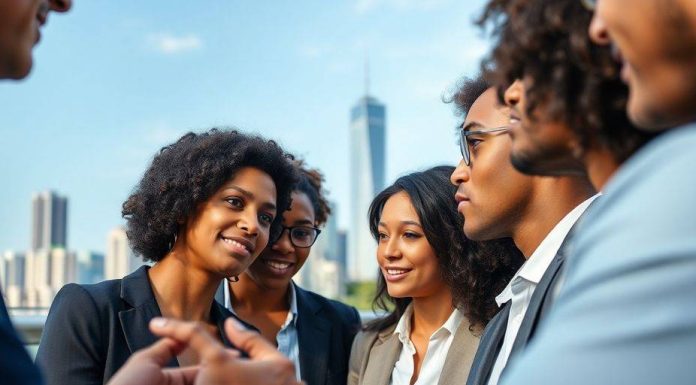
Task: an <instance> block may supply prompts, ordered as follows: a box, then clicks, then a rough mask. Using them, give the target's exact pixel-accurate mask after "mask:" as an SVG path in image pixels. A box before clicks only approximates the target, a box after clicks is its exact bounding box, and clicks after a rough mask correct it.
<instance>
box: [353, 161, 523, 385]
mask: <svg viewBox="0 0 696 385" xmlns="http://www.w3.org/2000/svg"><path fill="white" fill-rule="evenodd" d="M453 171H454V167H450V166H440V167H435V168H432V169H429V170H426V171H423V172H416V173H413V174H409V175H406V176H403V177H401V178H399V179H397V181H396V182H395V183H394V184H393V185H391V186H389V187H387V188H386V189H385V190H384V191H382V192H381V193H379V194H378V195H377V196H376V197H375V199H374V200H373V201H372V204H371V205H370V210H369V224H370V231H371V232H372V235H373V236H374V237H375V239H376V240H377V262H378V264H379V267H380V273H379V275H378V280H377V295H376V297H375V301H374V303H375V306H376V307H378V308H380V309H381V310H384V311H386V312H388V314H387V316H385V317H383V318H380V319H377V320H375V321H372V322H371V323H369V324H367V326H366V328H365V330H364V331H362V332H360V333H359V334H358V335H357V336H356V337H355V342H354V343H353V350H352V352H351V358H350V364H349V367H350V369H349V376H348V384H350V385H357V384H377V383H379V384H387V383H390V384H393V385H399V384H406V385H408V384H413V383H416V384H438V383H439V384H442V383H447V384H463V383H465V382H466V379H467V375H468V373H469V367H470V366H471V363H472V360H473V357H474V353H475V352H476V349H477V347H478V343H479V339H478V335H479V334H480V333H481V331H482V330H483V328H484V327H485V325H486V323H487V322H488V320H489V319H490V318H491V317H493V315H494V314H495V313H496V311H497V307H496V305H495V302H494V297H495V295H496V294H497V293H498V292H499V291H500V290H502V288H503V287H504V286H505V284H506V283H507V280H508V279H510V277H512V275H513V274H514V272H515V270H516V269H517V268H518V267H519V266H520V265H521V264H522V261H523V258H522V255H521V254H520V252H519V250H518V249H517V248H516V247H515V245H514V244H513V243H512V241H511V240H510V239H509V238H508V239H501V240H495V241H489V242H473V241H470V240H468V239H467V238H466V236H465V235H464V233H463V231H462V228H463V225H464V220H463V218H462V216H461V215H459V213H458V212H457V205H456V203H455V200H454V196H455V193H456V187H455V186H454V185H452V184H451V183H450V175H451V174H452V172H453ZM440 377H442V378H443V380H442V381H441V380H440ZM390 378H391V382H390V381H389V379H390Z"/></svg>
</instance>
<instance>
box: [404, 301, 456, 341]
mask: <svg viewBox="0 0 696 385" xmlns="http://www.w3.org/2000/svg"><path fill="white" fill-rule="evenodd" d="M411 315H413V302H411V303H410V304H408V306H407V307H406V310H405V311H404V314H403V315H402V316H401V318H400V319H399V322H398V323H397V324H396V328H395V329H394V334H396V335H397V337H398V338H399V341H401V343H402V344H406V341H408V340H409V339H410V336H411ZM462 320H464V314H462V312H461V311H459V309H457V308H454V311H453V312H452V314H450V316H449V318H447V321H445V323H444V324H442V326H440V327H439V328H438V329H437V330H436V331H435V332H434V333H433V335H432V336H431V338H432V337H435V336H437V335H439V334H441V333H442V332H445V331H446V332H447V333H448V334H454V333H455V332H456V331H457V329H458V328H459V325H460V324H461V323H462Z"/></svg>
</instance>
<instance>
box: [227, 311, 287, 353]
mask: <svg viewBox="0 0 696 385" xmlns="http://www.w3.org/2000/svg"><path fill="white" fill-rule="evenodd" d="M225 334H227V338H228V339H229V340H230V342H232V344H233V345H234V346H236V347H237V348H238V349H241V350H242V351H245V352H247V354H249V357H250V358H251V359H264V358H269V357H277V356H282V355H281V353H279V352H278V350H277V349H276V347H275V346H273V345H271V343H270V342H268V341H267V340H266V339H265V338H263V336H261V335H260V334H259V333H257V332H254V331H251V330H249V329H247V328H245V327H244V325H242V324H241V323H239V322H238V321H237V320H235V319H234V318H232V317H230V318H228V319H226V320H225Z"/></svg>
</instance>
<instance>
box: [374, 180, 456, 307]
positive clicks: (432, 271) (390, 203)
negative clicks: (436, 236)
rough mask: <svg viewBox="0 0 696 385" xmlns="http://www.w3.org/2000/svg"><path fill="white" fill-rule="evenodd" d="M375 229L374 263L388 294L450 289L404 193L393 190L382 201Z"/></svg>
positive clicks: (424, 293) (428, 293)
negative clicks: (375, 247) (377, 224)
mask: <svg viewBox="0 0 696 385" xmlns="http://www.w3.org/2000/svg"><path fill="white" fill-rule="evenodd" d="M378 231H379V233H378V245H377V263H378V264H379V266H380V270H381V272H382V275H383V276H384V279H385V281H386V283H387V291H388V292H389V295H390V296H392V297H395V298H406V297H411V298H418V297H428V296H431V295H434V294H436V293H438V292H440V291H442V290H449V288H448V287H447V286H446V285H445V283H444V282H443V280H442V276H441V274H440V267H439V265H438V258H437V256H436V255H435V251H434V250H433V248H432V247H431V246H430V243H428V240H427V239H426V237H425V233H424V231H423V228H422V227H421V223H420V219H419V218H418V214H417V213H416V210H415V209H414V207H413V204H412V203H411V198H409V196H408V194H407V193H405V192H403V191H402V192H399V193H396V194H394V195H392V196H391V197H390V198H389V199H388V200H387V201H386V202H385V204H384V207H383V208H382V214H381V216H380V220H379V227H378Z"/></svg>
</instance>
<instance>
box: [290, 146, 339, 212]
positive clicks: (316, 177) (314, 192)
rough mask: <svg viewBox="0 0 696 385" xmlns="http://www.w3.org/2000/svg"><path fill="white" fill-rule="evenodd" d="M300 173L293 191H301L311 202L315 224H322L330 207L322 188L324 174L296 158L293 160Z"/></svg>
mask: <svg viewBox="0 0 696 385" xmlns="http://www.w3.org/2000/svg"><path fill="white" fill-rule="evenodd" d="M293 164H294V165H295V167H297V170H298V171H299V174H300V180H299V182H298V183H297V185H296V186H295V191H299V192H303V193H305V194H306V195H307V197H308V198H309V201H310V202H312V208H313V209H314V216H315V221H316V223H317V226H322V225H323V224H325V223H326V221H327V220H328V219H329V215H330V214H331V207H330V205H329V201H328V200H327V199H326V196H325V194H326V191H325V190H324V189H323V187H322V184H323V183H324V175H322V173H321V171H319V170H318V169H316V168H308V167H307V166H306V165H305V163H304V161H303V160H301V159H296V160H295V161H293Z"/></svg>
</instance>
